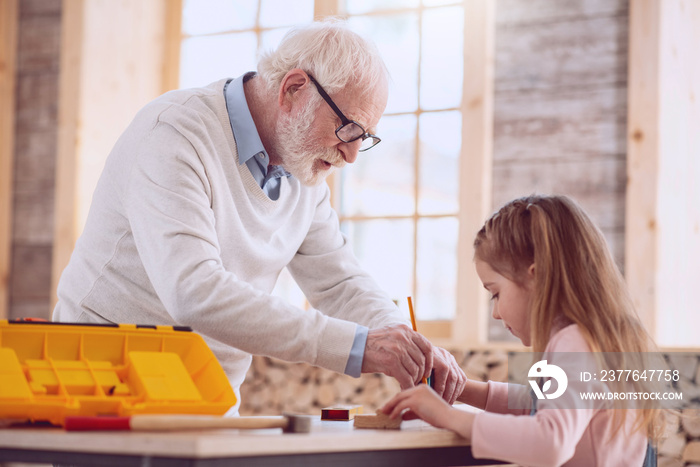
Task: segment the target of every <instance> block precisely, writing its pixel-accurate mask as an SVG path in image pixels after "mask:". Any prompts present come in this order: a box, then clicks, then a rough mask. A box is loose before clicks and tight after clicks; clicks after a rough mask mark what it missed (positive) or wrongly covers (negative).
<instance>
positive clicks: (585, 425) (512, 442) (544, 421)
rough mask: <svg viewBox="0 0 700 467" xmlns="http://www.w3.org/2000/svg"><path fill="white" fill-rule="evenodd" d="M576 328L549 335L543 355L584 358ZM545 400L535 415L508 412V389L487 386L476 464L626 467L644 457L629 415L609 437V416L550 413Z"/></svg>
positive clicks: (641, 437)
mask: <svg viewBox="0 0 700 467" xmlns="http://www.w3.org/2000/svg"><path fill="white" fill-rule="evenodd" d="M590 351H591V348H590V347H589V345H588V343H587V342H586V340H585V339H584V337H583V335H582V334H581V331H580V330H579V328H578V325H576V324H572V325H570V326H567V327H565V328H564V329H562V330H560V331H558V332H557V333H555V334H554V335H553V336H552V338H551V340H550V341H549V344H548V345H547V348H546V349H545V352H590ZM551 404H552V401H551V400H540V401H538V411H537V413H536V414H535V415H534V416H530V410H529V409H528V410H512V409H509V408H508V385H507V384H506V383H496V382H492V381H489V383H488V397H487V400H486V411H485V412H481V413H479V414H477V415H476V417H475V419H474V425H473V431H472V451H473V454H474V457H476V458H491V459H499V460H504V461H507V462H513V463H517V464H521V465H526V466H560V465H563V466H567V467H574V466H577V467H578V466H581V467H596V466H597V467H601V466H615V467H620V466H632V467H639V466H641V465H642V463H643V461H644V456H645V454H646V445H647V437H646V434H645V433H644V432H641V431H636V432H634V433H632V427H633V425H634V422H635V418H636V417H635V416H634V412H632V411H630V412H628V416H627V417H626V419H625V426H624V427H623V428H622V429H621V430H620V431H619V432H618V433H617V434H616V435H615V436H612V431H613V418H612V416H613V412H612V410H600V409H584V408H577V409H561V408H560V409H551V410H540V409H544V408H546V407H547V406H548V405H550V406H551Z"/></svg>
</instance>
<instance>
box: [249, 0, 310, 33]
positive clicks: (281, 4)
mask: <svg viewBox="0 0 700 467" xmlns="http://www.w3.org/2000/svg"><path fill="white" fill-rule="evenodd" d="M313 18H314V2H313V0H294V1H293V2H290V1H289V0H262V4H261V5H260V26H261V27H263V28H274V27H277V26H291V25H292V24H297V23H305V22H309V21H312V20H313Z"/></svg>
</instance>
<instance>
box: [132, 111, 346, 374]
mask: <svg viewBox="0 0 700 467" xmlns="http://www.w3.org/2000/svg"><path fill="white" fill-rule="evenodd" d="M191 141H192V139H189V140H188V138H184V137H183V136H182V135H181V134H180V133H178V132H177V131H176V130H174V129H173V128H172V127H171V126H169V125H167V124H162V123H161V124H158V125H157V127H156V128H154V129H153V130H152V131H151V133H150V136H149V138H148V139H147V140H146V141H143V142H142V144H140V145H139V150H140V151H142V152H143V154H142V155H141V156H140V157H138V158H136V163H135V164H134V166H133V167H132V169H131V173H130V175H129V177H128V180H129V185H128V187H127V189H126V190H125V193H124V199H123V203H124V206H125V208H124V209H125V212H126V214H127V216H128V220H129V223H130V228H131V230H132V232H133V236H134V242H135V244H136V248H137V250H138V254H139V259H140V260H141V261H142V263H143V266H144V269H145V271H146V273H147V275H148V279H149V280H150V282H151V283H152V285H153V288H154V290H155V292H156V293H157V295H158V298H159V300H160V301H161V302H162V303H163V305H164V307H165V309H166V310H167V312H168V314H169V315H170V316H171V317H172V318H173V319H174V320H175V321H176V322H177V323H179V324H182V325H188V326H190V327H192V328H193V329H194V330H196V331H197V332H200V333H202V334H205V335H207V336H209V337H212V338H214V339H216V340H218V341H220V342H222V343H224V344H227V345H230V346H232V347H235V348H238V349H241V350H243V351H245V352H248V353H251V354H258V355H267V356H272V357H276V358H280V359H283V360H287V361H303V362H307V363H310V364H312V365H317V366H321V367H324V368H327V369H330V370H333V371H337V372H342V371H343V370H344V368H345V365H346V363H347V358H348V355H349V353H350V349H351V347H352V343H353V339H354V337H355V329H356V324H355V323H353V322H350V321H345V320H340V319H334V318H331V317H329V316H326V315H324V314H322V313H320V312H318V311H316V310H302V309H300V308H297V307H295V306H292V305H290V304H289V303H287V302H286V301H285V300H282V299H280V298H278V297H275V296H272V295H270V294H267V293H265V292H262V291H260V290H258V289H256V288H255V287H253V286H252V285H251V284H249V283H247V282H245V281H241V280H239V279H238V278H237V277H236V275H235V274H234V273H232V272H231V271H228V270H227V269H226V268H225V267H224V265H223V264H222V259H221V249H222V245H220V244H219V240H218V238H217V234H216V229H215V223H216V219H215V217H214V214H213V212H212V209H211V206H210V203H211V201H210V197H211V196H212V194H211V187H210V185H209V184H208V174H207V173H206V170H205V168H204V166H203V165H202V164H201V163H199V160H198V158H197V156H196V154H197V151H196V150H195V148H193V147H192V146H191V144H192V143H191ZM309 336H311V337H312V338H307V337H309Z"/></svg>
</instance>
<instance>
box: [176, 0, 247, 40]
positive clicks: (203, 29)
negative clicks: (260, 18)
mask: <svg viewBox="0 0 700 467" xmlns="http://www.w3.org/2000/svg"><path fill="white" fill-rule="evenodd" d="M257 10H258V2H257V1H256V0H185V3H184V5H183V8H182V32H183V33H184V34H185V35H188V36H191V35H197V34H211V33H217V32H224V31H231V30H237V29H247V28H252V27H254V26H255V15H256V14H257Z"/></svg>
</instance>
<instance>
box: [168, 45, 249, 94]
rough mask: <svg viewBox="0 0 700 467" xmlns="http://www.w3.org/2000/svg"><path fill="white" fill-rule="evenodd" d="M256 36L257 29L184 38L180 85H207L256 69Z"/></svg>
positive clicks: (187, 86)
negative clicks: (254, 30)
mask: <svg viewBox="0 0 700 467" xmlns="http://www.w3.org/2000/svg"><path fill="white" fill-rule="evenodd" d="M256 49H257V38H256V37H255V34H254V33H247V32H246V33H237V34H226V35H221V36H204V37H192V38H189V39H185V40H184V41H182V50H181V58H182V59H181V61H180V87H181V88H190V87H196V86H206V85H207V84H209V83H212V82H214V81H216V80H219V79H222V78H227V77H230V78H235V77H237V76H239V75H242V74H243V73H245V72H246V71H251V70H255V66H256V56H255V50H256Z"/></svg>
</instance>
